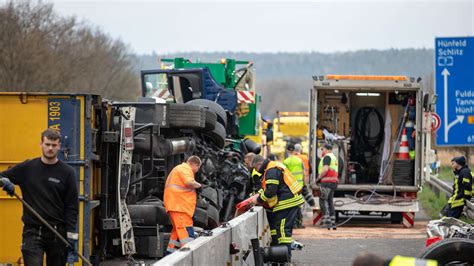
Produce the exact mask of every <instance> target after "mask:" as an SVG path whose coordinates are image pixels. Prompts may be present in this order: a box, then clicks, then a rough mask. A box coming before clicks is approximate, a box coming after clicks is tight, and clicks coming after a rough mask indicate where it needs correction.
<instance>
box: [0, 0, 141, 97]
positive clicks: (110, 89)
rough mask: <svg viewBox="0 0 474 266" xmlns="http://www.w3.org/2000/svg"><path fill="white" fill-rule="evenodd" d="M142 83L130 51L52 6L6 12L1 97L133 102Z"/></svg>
mask: <svg viewBox="0 0 474 266" xmlns="http://www.w3.org/2000/svg"><path fill="white" fill-rule="evenodd" d="M138 86H139V82H138V79H137V74H136V72H135V67H134V61H133V57H131V56H130V52H129V48H128V47H127V45H125V44H124V43H123V42H122V41H120V40H114V39H112V38H111V37H109V36H108V35H107V34H105V33H104V32H102V31H101V30H99V29H97V28H95V27H94V26H92V25H89V24H88V23H86V22H81V21H78V20H77V19H76V18H75V17H61V16H58V15H57V14H56V13H55V11H54V9H53V5H52V4H32V3H31V2H29V1H20V2H18V1H10V2H7V3H6V4H4V5H3V6H0V91H23V92H32V91H35V92H74V93H95V94H101V95H102V96H104V97H107V98H112V99H117V100H118V99H133V98H135V97H136V96H137V94H138V92H139V90H138Z"/></svg>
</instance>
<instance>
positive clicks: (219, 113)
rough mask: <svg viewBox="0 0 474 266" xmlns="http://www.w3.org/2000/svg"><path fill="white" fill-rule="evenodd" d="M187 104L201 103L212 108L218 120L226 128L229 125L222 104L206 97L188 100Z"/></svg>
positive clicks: (200, 104)
mask: <svg viewBox="0 0 474 266" xmlns="http://www.w3.org/2000/svg"><path fill="white" fill-rule="evenodd" d="M186 104H190V105H199V106H204V107H207V108H209V110H212V111H214V112H215V113H216V115H217V121H218V122H219V123H221V124H222V125H223V126H224V128H225V127H226V126H227V114H226V112H225V110H224V108H223V107H222V106H221V105H220V104H218V103H215V102H213V101H210V100H206V99H195V100H191V101H189V102H187V103H186Z"/></svg>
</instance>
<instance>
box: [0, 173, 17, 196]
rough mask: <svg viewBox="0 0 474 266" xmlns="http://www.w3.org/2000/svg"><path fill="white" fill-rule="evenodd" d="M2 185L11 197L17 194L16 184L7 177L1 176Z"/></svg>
mask: <svg viewBox="0 0 474 266" xmlns="http://www.w3.org/2000/svg"><path fill="white" fill-rule="evenodd" d="M0 187H3V190H4V191H5V192H7V194H8V195H10V196H11V197H13V194H15V185H13V183H12V182H11V181H10V179H8V178H6V177H2V178H0Z"/></svg>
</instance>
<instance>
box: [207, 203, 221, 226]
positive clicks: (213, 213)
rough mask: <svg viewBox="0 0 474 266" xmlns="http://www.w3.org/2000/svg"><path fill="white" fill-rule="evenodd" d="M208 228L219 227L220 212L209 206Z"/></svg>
mask: <svg viewBox="0 0 474 266" xmlns="http://www.w3.org/2000/svg"><path fill="white" fill-rule="evenodd" d="M207 216H208V220H207V227H208V229H214V228H216V227H217V226H219V211H218V210H217V209H216V207H214V206H212V205H209V206H208V207H207Z"/></svg>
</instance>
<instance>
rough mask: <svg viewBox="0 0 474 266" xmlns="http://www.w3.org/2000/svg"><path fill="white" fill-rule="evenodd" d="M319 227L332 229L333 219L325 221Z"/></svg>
mask: <svg viewBox="0 0 474 266" xmlns="http://www.w3.org/2000/svg"><path fill="white" fill-rule="evenodd" d="M319 227H321V228H327V229H328V230H331V221H328V220H326V221H323V222H322V223H321V225H320V226H319Z"/></svg>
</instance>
